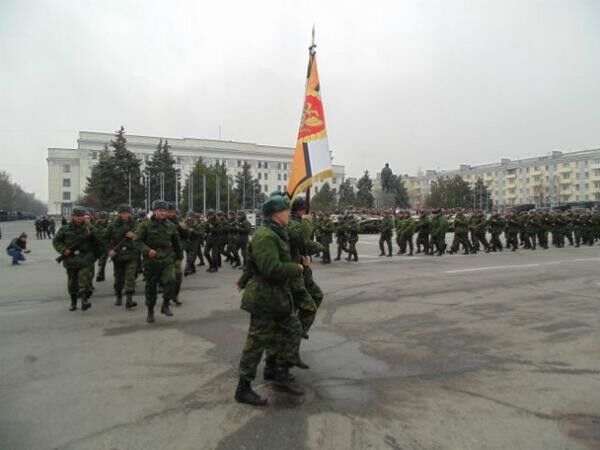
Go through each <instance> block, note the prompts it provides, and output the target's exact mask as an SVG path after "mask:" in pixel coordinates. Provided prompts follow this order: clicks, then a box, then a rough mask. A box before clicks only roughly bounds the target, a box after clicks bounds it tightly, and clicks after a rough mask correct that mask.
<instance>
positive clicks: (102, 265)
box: [94, 211, 110, 283]
mask: <svg viewBox="0 0 600 450" xmlns="http://www.w3.org/2000/svg"><path fill="white" fill-rule="evenodd" d="M108 224H109V222H108V213H107V212H106V211H100V212H98V216H97V220H96V221H95V222H94V233H95V234H96V238H97V239H98V243H99V244H100V258H98V274H97V275H96V283H99V282H101V281H104V279H105V274H104V271H105V270H106V261H107V259H108V248H109V245H110V243H109V238H108Z"/></svg>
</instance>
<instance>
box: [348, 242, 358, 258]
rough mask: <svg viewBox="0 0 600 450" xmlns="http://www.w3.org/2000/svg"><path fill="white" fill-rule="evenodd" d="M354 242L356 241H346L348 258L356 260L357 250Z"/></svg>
mask: <svg viewBox="0 0 600 450" xmlns="http://www.w3.org/2000/svg"><path fill="white" fill-rule="evenodd" d="M356 242H357V241H348V259H350V260H352V258H354V261H358V252H357V251H356Z"/></svg>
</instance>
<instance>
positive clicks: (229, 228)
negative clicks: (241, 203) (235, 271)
mask: <svg viewBox="0 0 600 450" xmlns="http://www.w3.org/2000/svg"><path fill="white" fill-rule="evenodd" d="M225 229H226V232H227V251H226V254H227V255H228V256H229V262H230V264H232V266H233V267H234V268H236V267H240V266H241V265H242V262H241V261H240V254H239V249H238V246H237V241H238V225H237V220H236V217H235V212H233V211H229V212H228V213H227V222H226V224H225Z"/></svg>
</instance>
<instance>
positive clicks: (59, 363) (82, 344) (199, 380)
mask: <svg viewBox="0 0 600 450" xmlns="http://www.w3.org/2000/svg"><path fill="white" fill-rule="evenodd" d="M23 230H25V231H27V232H28V233H29V235H30V240H29V247H30V248H31V249H32V253H31V254H30V255H29V258H28V261H27V262H26V263H24V264H23V265H22V266H11V265H10V260H9V258H8V257H7V256H6V254H5V252H4V247H6V245H7V244H8V239H9V238H12V237H14V236H16V235H17V234H18V233H19V232H20V231H23ZM2 235H3V239H2V241H0V243H3V246H4V247H3V250H2V251H3V257H2V259H1V262H0V283H1V285H2V293H1V294H0V342H1V344H2V345H1V346H0V361H1V364H0V449H2V450H20V449H27V450H30V449H31V450H38V449H39V450H47V449H65V450H67V449H72V450H80V449H101V450H133V449H140V450H151V449H160V450H164V449H177V450H184V449H190V450H191V449H194V450H196V449H248V450H249V449H272V450H282V449H332V450H333V449H335V450H344V449H392V450H400V449H402V450H407V449H424V450H425V449H427V450H429V449H456V450H467V449H511V450H514V449H528V450H535V449H539V450H550V449H557V450H558V449H561V450H564V449H597V448H600V295H599V294H598V292H599V289H600V270H599V267H600V247H599V246H595V247H585V248H573V247H566V248H564V249H553V248H551V249H549V250H537V251H529V250H519V251H517V252H509V251H504V252H502V253H496V254H484V253H479V254H477V255H472V256H462V255H456V256H450V255H444V256H442V257H431V256H421V255H415V256H413V257H408V256H394V257H392V258H387V257H378V256H377V255H378V254H379V249H378V246H377V240H378V236H374V235H369V236H365V235H361V236H360V242H359V245H358V253H359V258H360V260H359V262H358V263H350V262H346V261H339V262H334V263H333V264H332V265H328V266H324V265H321V264H320V263H319V259H315V261H314V272H315V279H316V280H317V282H318V283H319V284H320V285H321V286H322V288H323V290H324V292H325V300H324V302H323V305H322V307H321V309H320V310H319V313H318V315H317V320H316V323H315V327H314V328H313V330H312V332H311V334H310V339H309V340H308V341H305V342H304V343H303V353H302V355H303V359H304V360H305V361H306V362H307V363H308V364H310V366H311V367H310V370H305V371H301V370H298V369H295V370H294V371H293V372H294V374H295V375H296V379H297V381H298V382H299V383H300V384H302V385H303V386H304V387H305V388H306V395H305V396H304V397H301V398H298V397H290V396H288V395H286V394H285V393H281V392H276V391H274V390H273V389H272V387H271V386H270V385H269V384H267V383H264V382H263V381H262V365H261V367H260V369H259V376H258V378H257V380H256V381H255V383H254V385H255V386H256V388H257V391H258V392H259V393H261V394H262V395H265V396H267V397H268V398H269V405H268V406H267V407H264V408H255V407H250V406H247V405H242V404H238V403H236V402H235V401H234V400H233V394H234V390H235V387H236V384H237V378H236V370H237V364H238V362H239V356H240V353H241V350H242V346H243V343H244V338H245V333H246V330H247V326H248V315H247V314H246V313H245V312H244V311H242V310H240V308H239V305H240V294H239V293H238V292H237V290H236V288H235V286H234V283H235V281H236V279H237V277H239V275H240V274H241V271H240V270H235V269H232V268H230V267H229V265H227V267H223V270H221V271H220V272H219V273H217V274H209V273H206V272H205V270H204V269H205V267H198V269H199V270H198V273H196V274H195V275H192V276H190V277H186V278H185V279H184V282H183V288H182V293H181V295H180V299H181V300H182V301H183V306H182V307H180V308H174V313H175V316H174V317H172V318H168V317H165V316H163V315H161V314H157V316H156V319H157V322H156V323H155V324H153V325H149V324H147V323H146V322H145V314H146V312H145V308H144V306H143V281H142V280H141V279H138V288H137V293H136V298H135V300H137V301H138V303H139V304H140V306H138V307H137V309H136V310H135V311H126V310H125V309H124V307H116V306H114V305H113V302H114V298H113V292H112V280H113V278H112V265H111V264H110V263H109V265H108V267H107V274H108V275H109V276H108V278H107V280H106V281H105V282H103V283H96V290H95V292H94V296H93V297H92V304H93V307H92V308H91V309H90V310H89V311H86V312H85V313H84V312H81V310H78V311H76V312H69V311H68V306H69V301H68V294H67V289H66V275H65V271H64V269H63V268H62V266H60V265H59V264H57V263H56V262H55V261H54V259H55V257H56V256H57V255H56V253H55V252H54V251H53V249H52V246H51V242H50V241H49V240H42V241H38V240H36V239H35V233H34V230H33V225H32V223H31V222H13V223H7V224H2ZM332 254H333V256H335V254H334V251H333V248H332Z"/></svg>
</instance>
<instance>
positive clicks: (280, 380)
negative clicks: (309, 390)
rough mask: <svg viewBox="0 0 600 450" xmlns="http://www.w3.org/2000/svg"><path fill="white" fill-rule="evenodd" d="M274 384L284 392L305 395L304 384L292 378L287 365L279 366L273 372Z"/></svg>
mask: <svg viewBox="0 0 600 450" xmlns="http://www.w3.org/2000/svg"><path fill="white" fill-rule="evenodd" d="M273 385H274V386H275V387H276V388H278V389H279V390H281V391H283V392H287V393H288V394H291V395H304V389H303V388H302V386H299V385H297V384H296V383H294V382H293V381H291V380H290V371H289V369H288V368H287V367H277V368H276V369H275V372H274V374H273Z"/></svg>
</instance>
